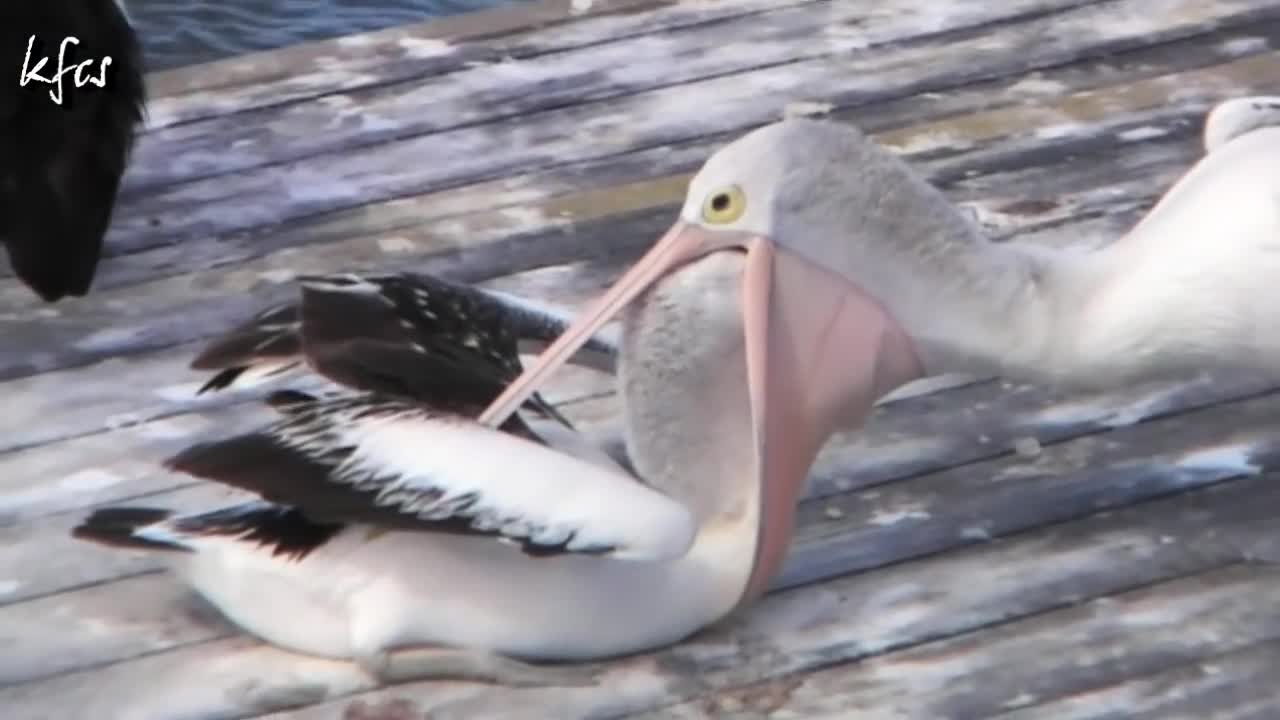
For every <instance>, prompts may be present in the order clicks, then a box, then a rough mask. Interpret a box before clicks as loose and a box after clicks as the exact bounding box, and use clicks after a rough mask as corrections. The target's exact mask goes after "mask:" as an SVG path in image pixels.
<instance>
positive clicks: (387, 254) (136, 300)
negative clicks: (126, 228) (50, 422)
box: [0, 111, 1199, 377]
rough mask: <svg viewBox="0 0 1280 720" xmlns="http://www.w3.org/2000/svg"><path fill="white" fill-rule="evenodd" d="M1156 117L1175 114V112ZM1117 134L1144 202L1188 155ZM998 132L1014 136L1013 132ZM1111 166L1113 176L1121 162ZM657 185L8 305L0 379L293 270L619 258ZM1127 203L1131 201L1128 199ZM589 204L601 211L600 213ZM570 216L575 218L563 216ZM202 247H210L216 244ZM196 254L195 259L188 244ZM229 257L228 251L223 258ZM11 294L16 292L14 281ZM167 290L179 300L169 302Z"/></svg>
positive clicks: (185, 325) (1054, 183)
mask: <svg viewBox="0 0 1280 720" xmlns="http://www.w3.org/2000/svg"><path fill="white" fill-rule="evenodd" d="M1153 112H1154V113H1155V114H1157V115H1159V114H1160V113H1161V112H1167V111H1152V112H1145V113H1138V114H1137V116H1136V117H1132V118H1130V120H1131V121H1132V122H1133V123H1144V124H1140V125H1137V126H1138V127H1147V126H1150V124H1151V123H1156V124H1157V125H1158V124H1159V123H1160V122H1161V121H1162V118H1161V117H1156V116H1153ZM1163 120H1164V121H1168V122H1174V121H1176V120H1177V118H1174V120H1168V118H1163ZM1118 127H1119V126H1118ZM1124 127H1127V126H1124ZM1107 129H1108V130H1115V128H1107ZM1117 133H1118V134H1114V135H1113V134H1112V133H1110V132H1103V133H1100V134H1098V135H1096V136H1088V137H1092V138H1093V140H1092V142H1095V143H1097V144H1098V145H1099V146H1100V148H1099V152H1105V151H1110V150H1115V149H1116V148H1117V147H1118V146H1119V145H1122V144H1124V143H1138V142H1142V143H1144V151H1145V154H1146V155H1147V156H1149V157H1151V158H1152V159H1153V160H1157V159H1161V158H1167V159H1168V162H1167V165H1166V164H1164V163H1163V162H1156V163H1154V164H1155V165H1161V167H1146V166H1138V167H1132V165H1133V163H1134V162H1135V161H1134V160H1132V159H1123V158H1122V159H1121V162H1127V163H1128V164H1129V165H1131V167H1130V168H1127V169H1124V173H1130V174H1129V175H1127V176H1126V175H1124V174H1120V177H1119V178H1117V179H1114V180H1113V181H1114V182H1124V181H1125V180H1129V179H1133V178H1136V177H1139V176H1142V175H1146V177H1145V179H1144V180H1143V181H1141V182H1138V181H1136V180H1135V181H1134V187H1135V188H1136V189H1137V190H1138V191H1139V192H1140V193H1141V194H1142V195H1143V196H1144V197H1143V200H1144V201H1145V200H1147V198H1149V197H1150V195H1151V192H1152V190H1154V189H1156V188H1157V187H1159V185H1158V184H1155V183H1153V182H1152V180H1153V179H1155V178H1162V179H1163V181H1164V182H1172V180H1173V179H1174V178H1175V177H1176V175H1177V174H1179V173H1180V172H1182V170H1183V169H1184V168H1185V164H1186V163H1187V162H1189V160H1190V158H1192V157H1194V156H1195V155H1198V154H1199V150H1198V148H1197V147H1196V143H1194V142H1190V141H1184V143H1183V144H1181V145H1178V146H1176V147H1175V146H1173V145H1169V146H1165V145H1163V144H1160V143H1153V142H1152V141H1151V140H1143V139H1142V138H1141V137H1140V136H1135V135H1132V134H1130V135H1127V136H1126V135H1125V134H1124V132H1123V131H1117ZM1085 135H1087V132H1085ZM1088 137H1086V138H1085V139H1081V138H1078V137H1064V138H1063V139H1061V142H1062V143H1064V144H1069V145H1070V146H1071V147H1072V149H1073V150H1074V151H1075V152H1076V153H1077V154H1080V155H1083V154H1084V153H1085V150H1086V149H1087V148H1086V147H1085V145H1087V143H1088V142H1090V140H1089V139H1088ZM1175 139H1176V138H1175ZM1007 141H1008V142H1017V140H1016V139H1009V140H1007ZM1000 148H1001V145H1000V144H999V143H998V142H997V143H993V144H991V145H988V146H984V147H981V148H976V149H974V150H972V151H970V153H973V154H972V155H968V156H967V157H971V158H972V162H973V163H974V164H978V165H981V164H982V163H983V160H982V159H981V158H982V157H984V156H986V155H988V154H995V155H999V156H1000V157H1001V162H1003V163H1004V165H1005V166H1006V167H1007V168H1009V170H1012V169H1013V167H1016V166H1017V165H1018V162H1019V161H1018V160H1017V157H1018V156H1017V155H1016V154H1013V155H1011V154H1010V153H1006V152H1003V151H1002V150H1001V149H1000ZM1162 148H1163V149H1162ZM1161 153H1163V154H1161ZM1025 154H1029V155H1030V156H1031V157H1028V158H1027V160H1028V161H1031V160H1034V161H1035V162H1037V163H1042V162H1043V161H1044V157H1043V155H1042V154H1041V153H1040V152H1039V151H1036V150H1033V149H1028V150H1026V151H1025ZM1111 161H1112V162H1115V161H1116V160H1115V159H1111ZM935 162H938V163H946V165H945V166H944V167H946V168H947V169H948V172H951V173H956V172H957V170H958V168H959V167H962V166H963V163H964V162H965V161H962V160H959V159H958V158H949V159H948V158H943V159H939V160H937V161H935ZM922 165H923V168H924V169H925V170H926V171H927V170H930V166H929V164H927V163H924V164H922ZM1009 166H1013V167H1009ZM1077 166H1078V167H1079V169H1080V170H1081V171H1082V172H1085V173H1091V174H1092V175H1093V176H1095V177H1096V176H1097V175H1098V174H1099V173H1101V172H1102V171H1103V170H1104V169H1105V168H1106V167H1110V166H1108V165H1102V164H1101V163H1099V162H1097V161H1094V162H1087V161H1080V162H1078V163H1077ZM1026 172H1030V173H1038V174H1039V175H1040V176H1042V177H1041V178H1040V179H1039V180H1038V181H1037V182H1036V183H1035V184H1032V185H1028V184H1026V177H1025V175H1023V176H1019V177H1017V178H1016V183H1014V184H1010V185H1008V186H1005V187H1002V188H1000V189H1001V191H1002V194H1004V195H1005V197H1006V198H1007V197H1008V196H1009V195H1011V194H1014V193H1015V192H1025V188H1028V187H1032V188H1036V189H1037V191H1041V192H1043V191H1047V190H1048V189H1049V188H1052V187H1062V186H1064V185H1065V186H1066V187H1067V188H1069V187H1070V186H1071V183H1072V182H1073V181H1076V180H1077V179H1079V178H1080V176H1079V175H1078V174H1073V173H1070V172H1065V171H1064V169H1062V168H1045V167H1043V166H1042V167H1041V168H1040V169H1039V170H1032V169H1029V170H1027V171H1026ZM1117 172H1118V173H1120V169H1117ZM960 174H961V175H963V172H961V173H960ZM999 174H1000V175H1003V174H1004V173H999ZM1013 179H1014V178H1011V180H1013ZM978 180H979V178H977V177H975V178H964V183H968V184H972V183H975V182H977V181H978ZM987 182H988V183H989V186H991V185H996V184H997V183H998V182H999V180H998V179H996V178H995V176H991V177H990V178H988V179H987ZM1103 184H1105V183H1103ZM668 187H678V183H677V182H670V184H669V185H668V183H666V182H659V183H651V184H646V185H645V186H644V187H642V188H635V189H634V192H631V193H623V194H622V195H621V196H620V197H615V198H613V200H612V204H605V205H603V206H594V205H592V204H591V203H590V202H589V201H590V200H591V199H593V198H596V197H601V196H602V194H601V193H597V194H589V195H587V196H585V197H572V198H566V199H562V200H552V201H549V202H543V203H533V204H532V205H531V206H526V207H525V208H521V209H516V208H509V209H506V210H504V211H501V212H498V213H494V212H479V213H476V214H475V215H474V216H470V217H469V219H468V221H461V220H444V221H441V222H437V223H435V224H433V225H430V226H429V227H426V228H423V227H418V228H416V229H414V230H409V229H401V230H399V231H392V232H389V233H386V234H384V235H382V236H375V237H372V238H371V237H367V236H365V237H359V238H355V239H348V240H336V241H333V242H328V243H322V244H319V245H314V246H309V247H308V249H307V252H306V253H305V254H304V253H300V252H296V251H294V249H293V248H289V249H287V250H282V251H280V252H278V253H273V254H271V255H268V256H265V257H262V258H253V259H247V260H246V261H244V262H240V263H238V264H235V265H232V266H231V267H229V268H228V269H217V270H213V271H210V272H207V273H204V274H202V276H201V277H200V280H199V282H198V283H196V284H193V282H192V279H191V278H187V277H183V276H177V277H173V278H168V279H164V280H159V281H155V282H153V283H146V284H143V285H139V286H130V287H129V288H127V290H128V292H126V288H119V289H115V290H103V291H100V292H99V293H97V295H96V301H95V302H94V303H84V304H80V305H69V306H67V308H66V309H58V310H52V311H51V310H49V309H46V308H40V309H38V310H32V311H31V312H30V313H29V314H28V313H22V312H19V313H17V314H16V315H15V316H14V317H13V318H12V320H11V321H10V322H8V323H6V325H8V327H7V329H6V335H7V336H8V337H10V338H14V339H15V342H14V344H13V345H11V346H10V347H11V348H12V349H5V348H0V377H6V376H7V377H16V376H22V375H27V374H31V373H35V372H42V371H48V370H53V369H57V368H60V367H66V366H68V365H76V364H83V363H85V362H88V361H92V360H94V359H97V358H102V357H110V356H114V355H119V354H123V353H132V352H138V351H140V350H145V349H149V348H158V347H165V346H167V345H171V344H176V343H180V342H184V341H189V340H191V339H194V338H198V337H202V336H205V335H208V334H211V333H213V332H218V331H222V330H225V329H226V328H227V327H229V326H230V325H231V324H232V323H235V322H239V321H240V320H241V319H242V318H244V317H246V316H248V315H250V314H251V313H252V312H254V311H256V310H257V309H258V308H259V307H260V306H261V305H263V304H266V303H269V302H272V301H273V300H278V299H279V298H281V297H283V296H284V294H285V293H289V294H292V293H293V292H294V291H293V288H292V287H291V286H286V287H279V286H278V283H279V282H280V281H282V280H288V279H289V278H291V277H292V274H293V273H296V272H325V271H335V270H351V269H378V268H384V269H385V268H388V267H404V266H405V264H406V263H412V264H413V265H412V266H416V267H418V268H420V269H424V270H427V271H431V272H438V273H442V274H446V275H452V276H454V277H458V278H461V279H472V280H475V279H481V278H482V277H483V276H485V275H489V274H494V273H502V272H504V271H514V270H519V269H521V266H522V265H523V266H527V265H528V264H532V265H535V266H536V265H539V264H553V263H554V262H556V261H565V260H569V259H573V258H574V257H575V256H576V257H577V258H578V259H581V258H582V255H583V252H584V250H583V249H584V248H592V250H591V251H590V253H591V254H592V255H595V256H596V257H597V258H602V257H608V256H609V255H611V254H612V255H613V256H614V257H615V258H617V260H618V261H621V260H624V259H625V260H628V261H629V260H630V259H631V258H632V257H634V256H635V255H636V254H637V253H638V252H639V251H640V249H641V248H643V247H644V246H646V245H647V244H648V243H649V242H650V238H653V237H656V236H657V235H658V234H659V233H660V232H661V231H662V229H664V228H665V226H666V224H667V223H668V222H669V220H670V215H668V214H667V212H666V211H665V210H663V209H661V207H660V208H657V209H655V208H652V206H650V204H651V203H653V202H654V201H655V200H656V199H657V198H658V197H661V198H663V199H664V200H665V197H666V195H665V193H673V190H672V189H667V188H668ZM1098 187H1099V183H1097V182H1096V181H1095V179H1093V178H1091V179H1090V180H1089V182H1088V183H1085V184H1082V185H1078V186H1077V187H1076V189H1077V190H1081V189H1084V190H1087V192H1089V193H1091V194H1093V195H1094V196H1097V197H1099V198H1100V201H1101V203H1102V204H1103V205H1104V206H1106V205H1110V206H1113V207H1114V206H1115V205H1116V204H1117V203H1123V202H1124V201H1125V198H1124V197H1123V196H1121V195H1119V194H1117V195H1113V196H1108V195H1106V194H1105V193H1102V192H1101V191H1099V190H1098ZM1018 189H1021V190H1018ZM615 190H616V188H615ZM673 194H674V193H673ZM1129 202H1130V203H1132V199H1130V200H1129ZM628 204H630V207H629V206H628ZM620 206H621V207H620ZM637 206H638V207H637ZM646 206H650V207H647V208H646ZM1055 206H1056V207H1057V209H1058V210H1059V211H1060V213H1061V214H1062V215H1063V216H1064V217H1065V216H1066V212H1068V211H1071V210H1073V209H1076V208H1075V207H1074V204H1073V203H1072V202H1071V201H1069V199H1066V198H1058V199H1055V201H1054V203H1053V204H1051V205H1050V207H1055ZM633 207H635V208H636V209H635V210H634V211H633V212H630V213H627V212H626V211H627V210H631V209H632V208H633ZM993 209H998V208H993ZM619 211H621V212H623V213H624V214H622V215H621V216H619V215H618V214H616V213H617V212H619ZM600 213H607V214H606V215H604V216H603V217H602V216H600V215H599V214H600ZM571 219H572V220H573V221H576V222H571ZM1032 219H1033V218H1027V220H1032ZM593 239H594V241H593ZM392 243H395V244H394V245H393V244H392ZM184 247H185V246H184ZM208 247H209V248H210V250H215V249H216V248H217V247H218V246H217V245H210V246H208ZM195 255H196V257H199V253H195ZM210 259H211V260H212V258H210ZM230 259H231V260H235V259H239V258H236V257H235V256H232V258H230ZM225 261H227V259H226V258H224V262H225ZM512 265H515V267H512ZM504 266H505V267H504ZM12 291H13V292H14V293H17V292H19V289H18V288H17V286H16V283H15V284H14V286H13V287H12ZM250 291H252V292H250ZM26 295H29V293H26V294H25V295H24V298H23V299H24V301H25V302H30V300H29V298H26V297H25V296H26ZM175 297H180V298H183V299H182V300H180V301H177V302H175V301H174V300H173V298H175ZM126 298H127V299H126ZM55 313H56V314H55ZM104 328H105V329H104ZM44 348H48V350H44Z"/></svg>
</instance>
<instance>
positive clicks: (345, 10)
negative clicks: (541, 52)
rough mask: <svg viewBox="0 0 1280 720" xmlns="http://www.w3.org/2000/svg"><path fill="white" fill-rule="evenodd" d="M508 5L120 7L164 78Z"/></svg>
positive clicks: (286, 1)
mask: <svg viewBox="0 0 1280 720" xmlns="http://www.w3.org/2000/svg"><path fill="white" fill-rule="evenodd" d="M514 1H515V2H518V1H519V0H514ZM0 2H13V0H0ZM512 2H513V0H126V3H125V4H126V6H127V7H128V9H129V15H130V17H131V18H133V22H134V24H135V25H136V26H137V28H138V33H139V35H140V37H141V39H142V44H143V47H144V48H145V51H146V54H147V67H148V69H149V70H162V69H165V68H172V67H178V66H180V65H189V64H192V63H198V62H207V61H209V60H215V59H217V58H221V57H227V56H230V55H238V54H240V53H244V52H248V51H250V50H263V49H267V48H275V47H282V46H284V45H291V44H293V43H298V42H302V41H304V40H317V39H322V38H329V37H336V36H338V35H349V34H351V33H356V32H362V31H367V30H377V29H380V28H385V27H391V26H393V25H403V24H405V23H411V22H418V21H421V20H426V19H429V18H432V17H439V16H442V15H453V14H455V13H460V12H466V11H468V10H478V9H481V8H486V7H493V6H495V5H508V4H512Z"/></svg>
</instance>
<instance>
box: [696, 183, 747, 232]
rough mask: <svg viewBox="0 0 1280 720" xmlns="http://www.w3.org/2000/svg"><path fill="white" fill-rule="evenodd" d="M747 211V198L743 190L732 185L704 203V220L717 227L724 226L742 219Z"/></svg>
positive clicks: (708, 197) (716, 192)
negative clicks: (743, 213)
mask: <svg viewBox="0 0 1280 720" xmlns="http://www.w3.org/2000/svg"><path fill="white" fill-rule="evenodd" d="M746 209H747V196H746V195H743V194H742V188H740V187H738V186H737V185H730V186H729V187H727V188H724V189H722V190H717V191H715V192H713V193H711V194H710V195H708V196H707V199H706V200H705V201H703V203H702V219H703V220H706V221H707V222H709V223H712V224H715V225H724V224H726V223H731V222H733V221H734V220H737V219H738V218H740V217H742V211H743V210H746Z"/></svg>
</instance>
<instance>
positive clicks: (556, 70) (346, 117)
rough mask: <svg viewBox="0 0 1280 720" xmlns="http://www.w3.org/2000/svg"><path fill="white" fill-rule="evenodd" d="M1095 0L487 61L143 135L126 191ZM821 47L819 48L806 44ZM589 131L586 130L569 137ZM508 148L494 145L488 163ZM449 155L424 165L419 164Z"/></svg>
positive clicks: (861, 19) (830, 6) (807, 24)
mask: <svg viewBox="0 0 1280 720" xmlns="http://www.w3.org/2000/svg"><path fill="white" fill-rule="evenodd" d="M1094 2H1096V0H1017V2H1011V3H1003V4H1001V5H993V4H991V3H983V2H980V1H979V0H962V1H960V2H955V3H952V4H951V7H949V8H948V11H947V17H946V21H947V22H946V23H941V22H939V21H938V19H937V18H932V17H928V15H929V13H925V12H922V11H921V8H920V7H919V5H918V4H915V3H910V2H906V1H905V0H895V2H886V3H882V4H881V5H880V6H879V7H878V8H877V11H876V12H875V13H872V14H868V13H867V12H866V9H865V8H863V7H862V6H859V5H856V4H852V5H851V4H849V3H812V2H810V3H805V4H801V5H797V6H795V7H790V8H785V7H784V8H783V9H780V10H777V11H773V12H766V13H760V14H751V15H747V16H744V17H740V18H733V19H729V20H726V21H722V22H717V23H714V24H705V23H704V24H698V25H694V26H692V27H688V28H685V29H683V30H680V31H671V30H669V31H667V32H662V33H657V34H646V35H639V36H636V37H632V38H624V39H618V38H616V37H615V38H611V39H610V41H609V42H608V43H607V44H591V45H589V46H587V47H583V48H581V49H577V50H568V51H564V52H556V53H551V54H541V55H538V56H536V57H531V58H526V59H517V58H504V59H500V60H499V59H497V58H494V61H493V62H475V63H472V65H473V66H472V67H470V68H465V69H459V70H458V71H456V72H452V73H448V74H446V75H437V76H434V77H424V78H421V79H415V80H414V81H411V82H404V83H393V84H382V83H380V84H378V85H377V86H376V87H373V88H368V89H359V90H357V91H353V92H348V93H343V94H336V95H326V96H325V97H324V98H323V99H322V100H321V101H319V102H306V103H291V104H288V105H275V106H272V107H270V108H267V109H264V110H261V111H256V112H251V113H237V114H234V115H225V114H223V115H219V116H217V117H215V118H213V119H210V120H208V121H205V122H198V123H184V124H183V125H181V126H178V127H173V128H167V129H163V130H159V131H155V132H151V133H148V134H147V136H146V137H145V138H144V140H143V142H142V143H140V145H139V147H138V151H137V153H136V154H135V155H134V160H133V163H132V167H131V169H130V175H129V182H130V185H131V186H132V187H133V188H134V189H136V190H143V189H144V188H155V187H161V186H164V185H169V184H173V183H178V182H186V181H190V180H194V179H199V178H203V177H209V176H213V175H221V174H225V173H229V172H235V171H240V170H246V169H249V168H255V167H259V166H263V165H268V164H280V163H285V162H291V161H294V160H298V159H301V158H306V157H310V156H313V155H317V154H320V153H329V152H339V151H341V152H344V153H346V152H349V151H351V150H352V149H357V151H358V150H359V149H362V148H368V149H370V150H372V147H371V146H373V145H376V144H380V143H383V142H386V141H389V140H396V139H401V138H408V137H414V136H418V135H424V134H428V133H441V132H446V131H449V130H455V129H458V128H463V127H467V126H472V125H478V124H485V123H492V122H496V121H500V120H503V119H506V118H512V117H520V119H521V122H522V124H524V125H528V124H529V122H530V121H531V120H532V119H533V118H534V117H536V115H535V114H536V113H539V112H542V111H545V110H553V109H556V108H560V107H564V106H567V105H578V104H584V103H591V102H596V101H599V100H605V99H609V98H620V97H622V96H624V95H634V94H639V93H643V92H645V91H648V90H653V89H657V88H663V87H667V86H673V85H681V84H686V83H692V82H697V81H699V80H703V79H707V78H713V77H720V76H726V75H737V74H741V73H743V72H745V71H753V75H754V73H755V72H758V71H759V70H760V69H762V68H768V67H770V66H774V65H790V64H793V63H796V62H799V61H803V60H808V59H811V58H817V57H825V56H832V55H838V56H843V55H847V54H848V53H850V52H851V51H854V50H857V51H864V50H868V49H870V50H872V51H874V52H878V51H879V49H880V46H882V45H889V44H893V43H906V42H918V41H919V40H920V39H921V38H923V37H928V36H929V35H933V34H937V33H938V32H939V31H943V32H948V33H951V32H956V31H961V30H964V29H966V28H969V27H973V26H986V25H989V24H991V23H993V22H996V21H1001V20H1006V19H1012V18H1016V17H1018V16H1020V15H1025V14H1035V15H1040V14H1045V13H1050V12H1053V11H1057V10H1061V9H1065V8H1071V7H1077V6H1081V5H1087V4H1093V3H1094ZM814 36H822V37H823V41H822V42H807V41H806V40H808V39H809V38H812V37H814ZM577 130H578V131H579V132H583V131H586V132H588V134H589V133H590V132H591V131H590V129H589V128H577ZM513 139H515V138H503V142H499V141H498V138H496V137H492V138H491V140H490V143H489V146H488V147H487V150H488V152H489V154H495V153H501V152H502V148H503V146H504V145H505V144H507V143H509V142H511V141H512V140H513ZM448 157H449V155H448V154H447V153H443V154H441V153H435V152H433V153H430V154H424V155H422V156H421V158H422V164H423V165H437V164H444V163H445V162H447V159H448Z"/></svg>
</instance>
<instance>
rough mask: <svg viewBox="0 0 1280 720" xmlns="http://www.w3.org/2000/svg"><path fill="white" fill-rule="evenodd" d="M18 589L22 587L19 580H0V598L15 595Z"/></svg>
mask: <svg viewBox="0 0 1280 720" xmlns="http://www.w3.org/2000/svg"><path fill="white" fill-rule="evenodd" d="M20 587H22V581H21V580H0V597H4V596H5V595H12V594H14V593H16V592H18V588H20Z"/></svg>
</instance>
